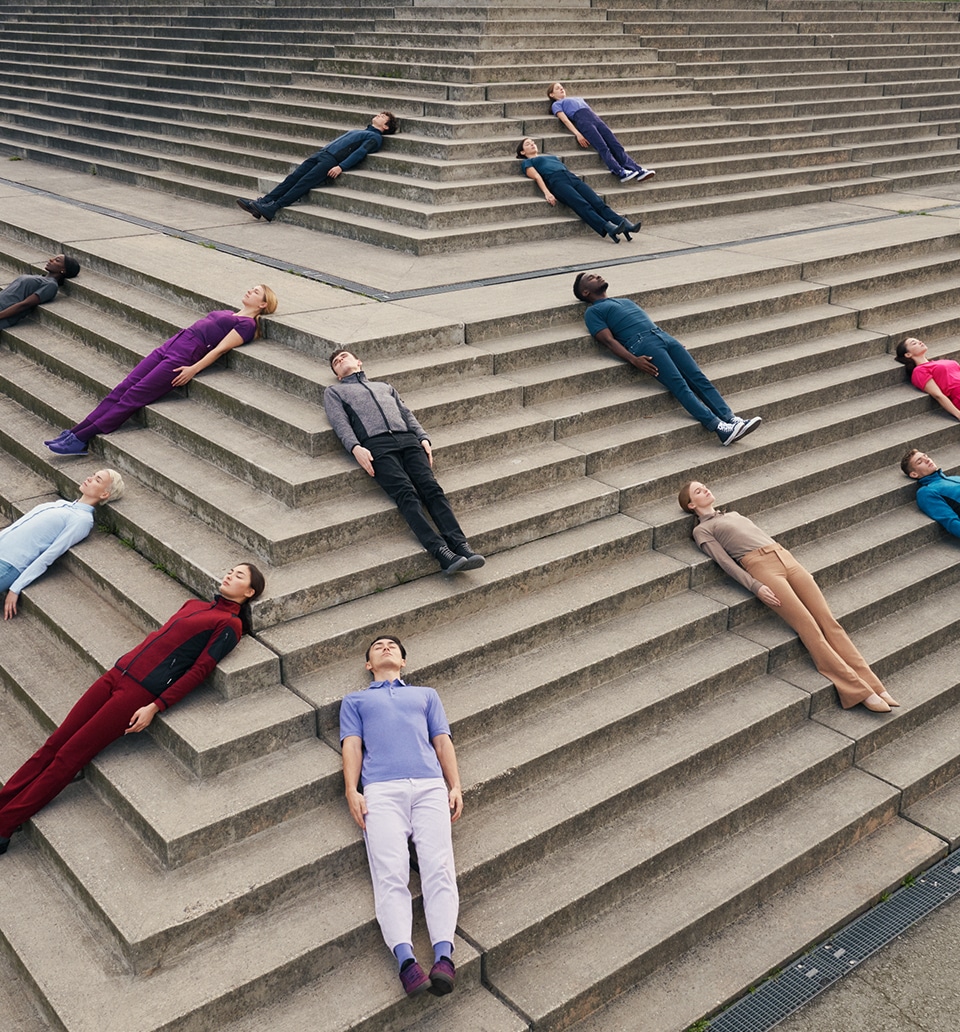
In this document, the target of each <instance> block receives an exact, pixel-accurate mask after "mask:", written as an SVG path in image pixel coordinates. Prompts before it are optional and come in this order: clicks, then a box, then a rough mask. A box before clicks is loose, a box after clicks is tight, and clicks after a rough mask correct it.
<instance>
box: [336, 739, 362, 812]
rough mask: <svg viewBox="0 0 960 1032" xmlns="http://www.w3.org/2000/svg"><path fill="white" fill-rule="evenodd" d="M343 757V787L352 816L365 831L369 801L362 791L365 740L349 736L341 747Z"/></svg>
mask: <svg viewBox="0 0 960 1032" xmlns="http://www.w3.org/2000/svg"><path fill="white" fill-rule="evenodd" d="M340 751H341V755H342V757H343V785H344V791H345V793H346V796H347V806H348V807H350V816H351V817H352V818H353V819H354V820H355V821H356V822H357V825H358V826H359V827H360V828H361V829H363V828H365V827H366V822H365V821H364V819H363V818H364V816H365V815H366V813H367V801H366V799H365V798H364V796H363V793H362V792H361V791H360V788H359V785H360V767H361V766H362V764H363V739H362V738H360V737H359V735H347V737H346V738H344V740H343V742H342V743H341V745H340Z"/></svg>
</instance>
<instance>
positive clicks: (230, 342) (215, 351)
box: [173, 330, 243, 387]
mask: <svg viewBox="0 0 960 1032" xmlns="http://www.w3.org/2000/svg"><path fill="white" fill-rule="evenodd" d="M242 343H243V337H241V336H240V334H239V333H237V331H236V330H231V331H230V332H229V333H228V334H227V335H226V337H224V338H223V340H222V341H220V343H219V344H218V345H217V346H216V347H215V348H211V349H210V350H209V351H208V352H207V353H206V354H205V355H204V356H203V358H201V359H198V360H197V361H196V362H194V363H193V365H188V366H177V368H176V369H175V370H174V372H175V373H176V374H177V375H176V376H175V377H174V378H173V386H174V387H183V385H184V384H187V383H189V382H190V381H191V380H192V379H193V378H194V377H195V376H196V375H197V373H199V372H200V371H201V370H203V369H206V368H207V366H211V365H213V363H214V362H216V360H217V359H218V358H219V357H220V356H221V355H225V354H226V353H227V352H228V351H231V350H233V348H236V347H239V346H240V345H241V344H242Z"/></svg>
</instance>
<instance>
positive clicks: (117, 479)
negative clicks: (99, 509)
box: [100, 469, 125, 505]
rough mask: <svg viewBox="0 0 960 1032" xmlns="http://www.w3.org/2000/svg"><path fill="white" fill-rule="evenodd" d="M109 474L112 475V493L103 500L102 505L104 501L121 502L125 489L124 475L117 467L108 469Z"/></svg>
mask: <svg viewBox="0 0 960 1032" xmlns="http://www.w3.org/2000/svg"><path fill="white" fill-rule="evenodd" d="M107 476H109V477H110V494H109V495H108V496H107V497H106V498H104V499H103V501H101V503H100V504H101V505H102V504H103V502H119V501H120V499H121V498H122V497H123V492H124V490H125V485H124V483H123V477H122V476H120V474H119V473H118V472H117V471H116V470H115V469H108V470H107Z"/></svg>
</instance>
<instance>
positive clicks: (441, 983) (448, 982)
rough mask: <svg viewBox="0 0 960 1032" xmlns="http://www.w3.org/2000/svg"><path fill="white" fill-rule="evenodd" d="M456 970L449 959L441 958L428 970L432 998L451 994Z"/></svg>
mask: <svg viewBox="0 0 960 1032" xmlns="http://www.w3.org/2000/svg"><path fill="white" fill-rule="evenodd" d="M456 975H457V969H456V968H455V967H454V966H453V961H452V960H451V959H450V958H449V957H441V958H440V959H439V960H438V961H437V962H436V964H434V965H433V967H432V968H430V992H431V993H433V995H434V996H446V995H447V993H452V992H453V980H454V978H456Z"/></svg>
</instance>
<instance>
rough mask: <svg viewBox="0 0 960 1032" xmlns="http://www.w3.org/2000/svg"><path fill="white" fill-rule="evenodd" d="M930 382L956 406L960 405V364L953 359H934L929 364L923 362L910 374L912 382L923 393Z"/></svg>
mask: <svg viewBox="0 0 960 1032" xmlns="http://www.w3.org/2000/svg"><path fill="white" fill-rule="evenodd" d="M930 380H933V382H934V383H935V384H936V385H937V386H938V387H939V388H940V390H942V391H943V393H944V394H946V396H947V397H948V398H949V399H950V400H951V401H952V402H953V403H954V405H960V364H958V363H956V362H954V360H953V359H952V358H934V359H931V360H930V361H929V362H921V363H920V365H918V366H917V367H916V369H914V371H913V372H912V373H911V374H910V382H911V383H912V384H913V386H914V387H916V388H918V389H919V390H921V391H922V390H923V389H924V388H925V387H926V386H927V384H928V383H929V382H930Z"/></svg>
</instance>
